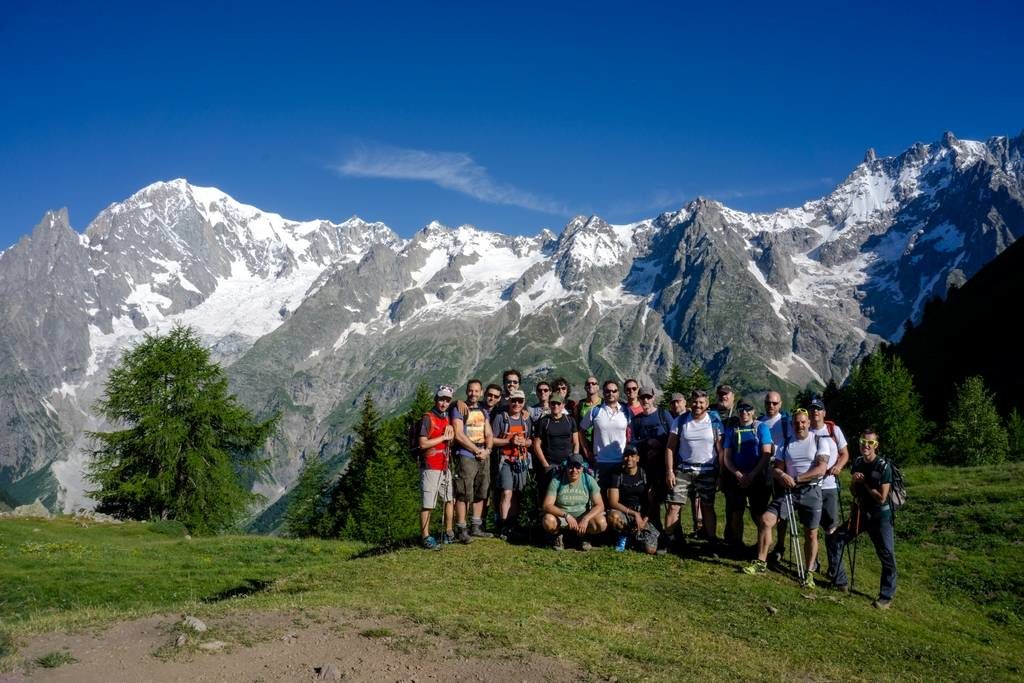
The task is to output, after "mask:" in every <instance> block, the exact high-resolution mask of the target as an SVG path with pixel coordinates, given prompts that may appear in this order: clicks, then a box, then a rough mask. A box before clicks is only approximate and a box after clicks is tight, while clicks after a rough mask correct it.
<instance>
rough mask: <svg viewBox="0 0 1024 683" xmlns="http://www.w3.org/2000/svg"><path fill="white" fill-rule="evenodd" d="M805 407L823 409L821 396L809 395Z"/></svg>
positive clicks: (823, 404) (823, 403)
mask: <svg viewBox="0 0 1024 683" xmlns="http://www.w3.org/2000/svg"><path fill="white" fill-rule="evenodd" d="M807 407H808V408H817V409H818V410H825V402H824V401H822V400H821V396H811V399H810V400H809V401H808V402H807Z"/></svg>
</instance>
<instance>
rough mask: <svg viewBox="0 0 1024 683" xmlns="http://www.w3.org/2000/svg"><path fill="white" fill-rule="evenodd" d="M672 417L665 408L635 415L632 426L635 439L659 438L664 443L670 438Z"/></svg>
mask: <svg viewBox="0 0 1024 683" xmlns="http://www.w3.org/2000/svg"><path fill="white" fill-rule="evenodd" d="M672 419H673V418H672V416H671V415H669V412H668V411H667V410H665V409H664V408H658V409H657V410H655V411H654V412H653V413H640V414H639V415H634V416H633V421H632V427H631V431H632V433H633V441H634V442H636V441H647V440H648V439H658V440H659V441H661V443H662V444H664V443H665V442H666V441H667V440H668V430H669V429H671V428H672Z"/></svg>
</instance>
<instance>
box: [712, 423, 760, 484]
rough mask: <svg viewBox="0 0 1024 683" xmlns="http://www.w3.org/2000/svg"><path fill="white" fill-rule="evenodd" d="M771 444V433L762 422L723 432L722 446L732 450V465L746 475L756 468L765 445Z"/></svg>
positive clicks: (739, 426) (731, 428)
mask: <svg viewBox="0 0 1024 683" xmlns="http://www.w3.org/2000/svg"><path fill="white" fill-rule="evenodd" d="M771 443H772V431H771V429H769V428H768V425H766V424H765V423H763V422H752V423H750V424H749V425H747V426H743V425H742V424H740V425H736V426H735V427H730V428H728V429H726V430H725V436H724V437H722V446H723V447H725V448H729V449H732V464H733V465H735V466H736V469H738V470H739V471H740V472H743V473H744V474H746V473H747V472H751V471H753V469H754V468H755V467H757V463H758V461H760V460H761V453H762V451H763V450H764V447H765V445H770V444H771Z"/></svg>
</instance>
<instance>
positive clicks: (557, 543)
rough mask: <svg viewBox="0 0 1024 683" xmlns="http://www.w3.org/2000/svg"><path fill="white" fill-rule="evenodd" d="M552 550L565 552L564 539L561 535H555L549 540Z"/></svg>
mask: <svg viewBox="0 0 1024 683" xmlns="http://www.w3.org/2000/svg"><path fill="white" fill-rule="evenodd" d="M551 549H552V550H565V538H563V537H562V534H555V536H554V538H552V539H551Z"/></svg>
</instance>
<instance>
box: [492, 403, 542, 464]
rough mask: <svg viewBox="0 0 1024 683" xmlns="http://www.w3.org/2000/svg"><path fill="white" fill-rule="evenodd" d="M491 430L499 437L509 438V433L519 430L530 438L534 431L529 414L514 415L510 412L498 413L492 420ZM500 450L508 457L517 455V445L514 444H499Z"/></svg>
mask: <svg viewBox="0 0 1024 683" xmlns="http://www.w3.org/2000/svg"><path fill="white" fill-rule="evenodd" d="M491 431H492V432H493V433H494V436H496V437H498V438H499V439H507V438H509V437H508V435H510V434H514V433H517V432H520V433H522V434H523V435H525V436H526V438H527V439H529V438H530V435H531V434H532V433H533V425H532V423H531V422H530V418H529V416H527V415H526V414H524V413H520V414H519V417H512V416H511V415H509V414H508V413H498V414H497V415H495V416H494V420H493V421H492V422H491ZM498 450H499V451H501V454H502V455H504V456H505V457H506V458H508V459H512V458H513V456H515V455H516V447H515V446H513V445H512V444H509V445H507V446H499V447H498ZM527 457H529V451H527Z"/></svg>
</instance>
